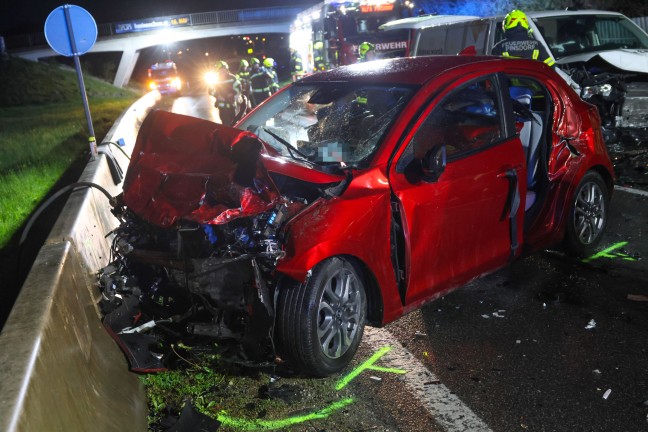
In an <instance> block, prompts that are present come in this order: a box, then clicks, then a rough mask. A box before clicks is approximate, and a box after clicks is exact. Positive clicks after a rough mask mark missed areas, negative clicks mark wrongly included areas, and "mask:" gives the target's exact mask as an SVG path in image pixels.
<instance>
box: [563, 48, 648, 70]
mask: <svg viewBox="0 0 648 432" xmlns="http://www.w3.org/2000/svg"><path fill="white" fill-rule="evenodd" d="M596 56H598V57H600V58H601V59H603V60H605V61H606V62H607V63H609V64H611V65H612V66H614V67H616V68H618V69H621V70H624V71H628V72H640V73H648V50H645V49H618V50H610V51H601V52H593V53H586V54H578V55H573V56H567V57H562V58H561V59H560V60H559V61H558V63H560V64H565V63H574V62H587V61H590V60H591V59H593V58H594V57H596Z"/></svg>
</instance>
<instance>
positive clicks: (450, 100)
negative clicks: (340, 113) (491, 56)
mask: <svg viewBox="0 0 648 432" xmlns="http://www.w3.org/2000/svg"><path fill="white" fill-rule="evenodd" d="M502 136H503V132H502V114H501V109H500V106H499V103H498V98H497V93H496V82H495V80H494V79H493V78H492V77H487V78H481V79H479V80H477V81H473V82H472V83H470V84H469V85H466V86H463V87H461V88H459V89H457V90H455V91H453V92H452V93H451V94H449V95H448V96H446V97H445V98H444V99H443V100H442V101H441V102H440V103H439V104H438V105H437V106H436V107H435V108H434V109H433V110H432V112H431V113H430V114H429V115H428V117H427V118H426V119H425V120H424V121H423V123H422V124H421V125H420V127H419V128H418V130H417V131H416V133H415V134H414V136H413V137H412V140H411V141H410V142H409V143H408V145H407V147H406V149H405V151H404V152H403V155H402V157H401V158H400V160H399V161H398V164H397V165H396V169H397V171H398V172H403V170H404V169H405V167H406V166H407V165H408V164H409V163H410V162H411V161H412V160H414V159H422V158H424V157H425V156H426V154H428V153H429V152H430V151H433V150H434V149H435V148H438V146H440V145H445V146H446V155H447V158H448V161H449V162H451V161H453V160H457V159H460V158H462V157H465V156H468V155H470V154H473V153H475V152H478V151H480V150H482V149H484V148H487V147H489V146H490V145H492V144H494V143H496V142H498V141H500V139H501V138H502Z"/></svg>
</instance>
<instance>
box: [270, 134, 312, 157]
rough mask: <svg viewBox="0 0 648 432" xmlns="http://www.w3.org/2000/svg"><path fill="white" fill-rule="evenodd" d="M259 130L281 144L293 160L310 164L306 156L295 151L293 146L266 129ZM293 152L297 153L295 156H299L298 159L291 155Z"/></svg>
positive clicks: (295, 148)
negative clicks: (301, 160) (300, 160)
mask: <svg viewBox="0 0 648 432" xmlns="http://www.w3.org/2000/svg"><path fill="white" fill-rule="evenodd" d="M261 129H262V130H263V131H264V132H266V133H267V134H268V135H270V136H271V137H272V138H274V139H276V140H277V141H278V142H279V143H280V144H283V146H284V147H286V149H288V153H290V157H292V158H293V159H295V160H298V159H303V160H304V161H306V162H311V161H310V160H308V156H306V155H305V154H304V153H302V152H300V151H299V150H298V149H297V147H295V146H293V145H292V144H290V143H289V142H288V141H286V140H285V139H283V138H281V137H280V136H279V135H277V134H275V133H274V132H270V131H269V130H268V129H266V128H261ZM293 152H295V153H297V154H298V155H299V156H300V158H297V157H295V155H294V154H293Z"/></svg>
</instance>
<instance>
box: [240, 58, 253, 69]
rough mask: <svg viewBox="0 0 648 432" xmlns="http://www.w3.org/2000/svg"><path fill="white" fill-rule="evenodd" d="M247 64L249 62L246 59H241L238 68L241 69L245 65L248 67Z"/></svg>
mask: <svg viewBox="0 0 648 432" xmlns="http://www.w3.org/2000/svg"><path fill="white" fill-rule="evenodd" d="M249 66H250V63H248V61H247V60H245V59H241V63H239V69H243V68H246V67H249Z"/></svg>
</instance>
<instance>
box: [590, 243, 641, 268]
mask: <svg viewBox="0 0 648 432" xmlns="http://www.w3.org/2000/svg"><path fill="white" fill-rule="evenodd" d="M627 244H628V242H627V241H626V242H619V243H616V244H613V245H612V246H610V247H609V248H607V249H603V250H602V251H600V252H597V253H595V254H594V255H592V256H591V257H589V258H585V259H584V260H583V262H586V263H587V262H590V261H594V260H595V259H599V258H610V259H615V258H621V259H624V260H626V261H637V260H636V259H635V258H632V257H631V256H630V255H627V254H624V253H620V252H617V253H614V254H611V253H610V252H612V251H613V250H615V249H619V248H622V247H623V246H625V245H627Z"/></svg>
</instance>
